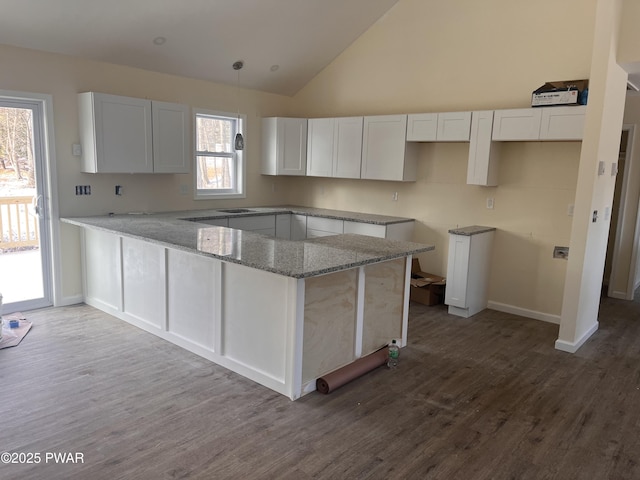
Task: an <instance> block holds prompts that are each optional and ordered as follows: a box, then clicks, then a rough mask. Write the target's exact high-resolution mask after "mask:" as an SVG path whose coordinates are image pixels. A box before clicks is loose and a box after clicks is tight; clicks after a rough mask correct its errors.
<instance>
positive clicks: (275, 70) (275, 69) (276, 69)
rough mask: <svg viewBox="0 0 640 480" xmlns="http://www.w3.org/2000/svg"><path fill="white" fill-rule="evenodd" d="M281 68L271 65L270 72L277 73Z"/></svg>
mask: <svg viewBox="0 0 640 480" xmlns="http://www.w3.org/2000/svg"><path fill="white" fill-rule="evenodd" d="M279 68H280V65H271V68H270V70H271V71H272V72H277V71H278V69H279Z"/></svg>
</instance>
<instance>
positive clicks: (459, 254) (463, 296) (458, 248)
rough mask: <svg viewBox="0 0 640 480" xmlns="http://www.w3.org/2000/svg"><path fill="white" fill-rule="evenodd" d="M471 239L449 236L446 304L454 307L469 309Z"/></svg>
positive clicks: (468, 237)
mask: <svg viewBox="0 0 640 480" xmlns="http://www.w3.org/2000/svg"><path fill="white" fill-rule="evenodd" d="M470 240H471V237H470V236H465V235H450V236H449V256H448V260H447V286H446V288H445V298H444V303H446V304H447V305H452V306H454V307H459V308H466V307H467V279H468V277H469V248H470V246H471V242H470Z"/></svg>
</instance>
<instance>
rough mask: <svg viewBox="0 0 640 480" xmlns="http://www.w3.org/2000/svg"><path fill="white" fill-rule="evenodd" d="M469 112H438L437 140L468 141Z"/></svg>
mask: <svg viewBox="0 0 640 480" xmlns="http://www.w3.org/2000/svg"><path fill="white" fill-rule="evenodd" d="M470 128H471V112H446V113H438V135H437V137H436V140H437V141H438V142H468V141H469V132H470Z"/></svg>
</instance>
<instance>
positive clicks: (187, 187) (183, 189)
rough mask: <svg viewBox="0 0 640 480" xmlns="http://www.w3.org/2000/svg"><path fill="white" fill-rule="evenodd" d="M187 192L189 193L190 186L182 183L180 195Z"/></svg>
mask: <svg viewBox="0 0 640 480" xmlns="http://www.w3.org/2000/svg"><path fill="white" fill-rule="evenodd" d="M187 193H189V186H188V185H186V184H184V183H183V184H181V185H180V195H186V194H187Z"/></svg>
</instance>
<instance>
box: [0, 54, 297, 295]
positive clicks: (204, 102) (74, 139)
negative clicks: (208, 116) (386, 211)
mask: <svg viewBox="0 0 640 480" xmlns="http://www.w3.org/2000/svg"><path fill="white" fill-rule="evenodd" d="M0 65H2V73H1V75H0V89H1V90H9V91H20V92H35V93H44V94H50V95H52V97H53V114H54V131H55V150H56V152H55V154H56V162H57V172H56V173H57V182H58V185H57V187H58V197H59V201H58V206H59V212H60V216H77V215H98V214H106V213H108V212H117V213H123V212H130V211H156V212H157V211H168V210H183V209H195V208H197V209H202V208H211V207H213V206H223V205H224V206H228V205H234V206H235V205H268V204H278V203H282V202H283V201H284V198H285V191H284V187H283V182H282V181H281V179H279V178H277V179H276V178H269V177H264V176H262V175H260V165H259V160H260V156H259V155H260V151H259V145H260V119H261V117H263V116H269V115H274V114H276V113H277V114H286V113H287V112H288V110H289V108H290V106H291V104H292V101H291V99H290V98H289V97H284V96H279V95H273V94H266V93H259V92H255V91H250V90H241V92H240V109H241V111H242V113H244V114H246V115H247V123H248V125H247V132H246V143H247V148H246V155H247V157H246V158H247V198H246V199H244V200H236V201H229V200H226V201H222V200H220V201H202V200H199V201H194V200H193V179H192V176H191V175H111V174H109V175H107V174H99V175H96V174H85V173H81V172H80V160H79V158H77V157H73V156H72V155H71V146H72V144H73V143H78V142H79V141H80V139H79V130H78V105H77V93H79V92H86V91H96V92H103V93H111V94H115V95H125V96H130V97H141V98H149V99H152V100H161V101H167V102H178V103H183V104H187V105H190V106H192V107H200V108H207V109H212V110H219V111H227V112H232V113H233V112H236V111H237V109H238V105H237V103H236V102H237V98H238V95H237V91H236V89H235V87H228V86H223V85H218V84H214V83H210V82H204V81H198V80H193V79H188V78H182V77H176V76H171V75H164V74H159V73H154V72H149V71H145V70H140V69H135V68H130V67H121V66H116V65H111V64H106V63H97V62H90V61H85V60H80V59H75V58H72V57H67V56H63V55H55V54H49V53H43V52H37V51H33V50H25V49H18V48H13V47H7V46H1V45H0ZM116 184H118V185H122V186H123V191H124V194H123V195H122V196H120V197H119V196H116V195H115V194H114V186H115V185H116ZM75 185H91V189H92V190H91V196H76V195H75V189H74V186H75ZM182 185H186V186H187V188H188V192H189V193H188V195H181V194H180V187H181V186H182ZM274 190H275V191H274ZM61 240H62V241H61V244H62V245H61V249H62V263H63V268H62V279H63V285H62V294H61V295H62V297H64V298H69V297H74V296H76V295H80V294H81V293H82V289H81V278H80V263H79V256H78V250H79V238H78V233H77V230H76V229H75V228H74V227H69V226H64V225H63V226H62V227H61Z"/></svg>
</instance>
